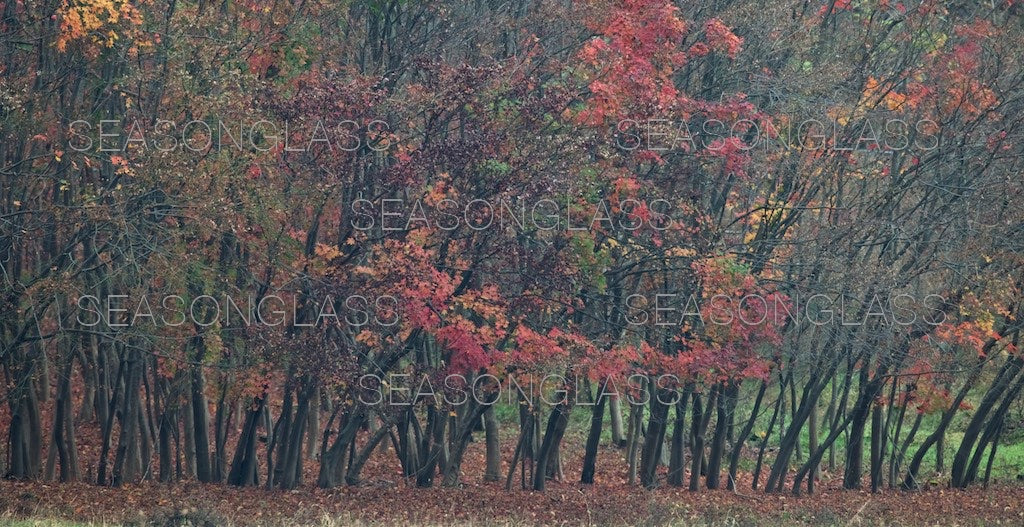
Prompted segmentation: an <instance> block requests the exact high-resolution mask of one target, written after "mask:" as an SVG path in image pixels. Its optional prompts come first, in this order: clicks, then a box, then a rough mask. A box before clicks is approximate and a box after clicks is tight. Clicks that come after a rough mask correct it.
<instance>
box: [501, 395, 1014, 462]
mask: <svg viewBox="0 0 1024 527" xmlns="http://www.w3.org/2000/svg"><path fill="white" fill-rule="evenodd" d="M756 390H757V386H756V384H755V383H752V382H751V383H746V384H745V385H744V387H743V391H742V393H741V394H740V398H739V400H740V403H739V405H738V407H737V408H736V424H735V430H736V433H737V434H738V433H739V432H740V431H742V428H743V426H744V425H745V424H746V419H747V417H748V416H749V414H750V411H751V409H752V404H753V403H752V401H753V399H754V397H755V395H756ZM787 395H788V394H787ZM776 397H778V392H777V391H774V392H773V391H769V392H768V393H767V394H766V395H765V398H764V401H763V403H762V408H761V411H760V412H759V417H758V420H757V422H756V424H755V426H754V429H753V431H752V433H751V435H752V436H757V437H762V434H763V433H764V432H765V430H766V429H767V427H768V422H769V420H770V418H771V413H772V410H773V407H774V404H775V401H776ZM829 397H830V394H829V393H828V392H827V391H826V392H825V394H823V395H822V400H823V405H822V406H821V407H819V409H818V412H819V413H818V415H819V433H818V438H819V441H821V440H824V439H825V437H826V436H827V435H828V423H826V422H825V415H824V414H825V408H824V402H825V401H828V399H829ZM855 397H856V393H851V394H850V401H851V404H852V400H853V399H854V398H855ZM980 397H981V394H980V393H978V394H971V397H968V402H976V400H977V399H980ZM584 398H585V397H584ZM789 405H790V403H789V401H788V400H787V401H786V410H787V416H786V417H787V419H786V423H787V424H788V422H789V419H788V410H789ZM592 409H593V407H592V406H590V405H577V406H576V407H575V408H574V409H573V411H572V413H571V414H570V418H569V427H568V430H567V432H566V435H567V437H566V441H585V438H586V437H587V433H588V431H589V429H590V419H591V412H592ZM544 410H545V414H544V415H543V416H542V419H546V418H547V410H548V408H547V406H545V407H544ZM689 410H692V409H688V411H689ZM606 411H607V410H606ZM643 411H644V414H645V415H644V417H645V419H646V417H647V414H648V407H646V406H645V407H644V409H643ZM496 412H497V416H498V419H499V421H501V423H502V429H503V430H512V431H513V432H512V433H513V434H514V433H517V432H516V431H517V430H518V426H519V410H518V408H517V407H516V405H515V404H508V403H507V402H502V403H499V404H498V406H497V407H496ZM622 412H623V416H622V419H623V431H624V433H625V431H626V429H627V426H628V417H629V415H628V414H629V409H628V407H627V406H626V405H623V407H622ZM690 417H691V415H690V414H689V413H688V415H687V416H686V418H687V419H686V426H687V427H688V426H690V424H689V420H690ZM915 417H916V415H915V414H914V410H913V409H908V411H907V414H906V415H905V417H904V423H903V429H902V431H901V436H900V438H899V443H900V445H901V446H902V442H903V441H904V439H905V438H906V435H907V433H909V431H910V428H911V426H912V425H913V422H914V419H915ZM969 418H970V413H969V412H959V413H957V415H956V416H955V417H954V418H953V421H952V423H950V426H949V427H948V428H947V431H946V438H945V450H944V461H945V463H944V465H945V466H944V469H945V471H948V470H949V467H950V465H951V464H952V460H953V456H954V455H955V454H956V448H957V446H958V445H959V444H960V440H961V438H962V437H963V430H964V429H965V428H966V426H967V422H968V420H969ZM669 419H670V421H671V422H672V423H674V421H675V414H674V411H673V412H671V413H670V414H669ZM939 420H940V415H938V414H930V415H926V416H925V417H924V418H923V419H922V421H921V425H920V427H919V429H918V431H917V433H916V434H915V436H914V440H913V442H912V443H911V445H910V447H909V448H908V449H907V452H906V455H905V457H904V459H903V461H902V463H901V465H900V467H901V472H905V469H906V466H907V465H908V464H909V462H910V459H911V458H912V457H913V456H914V454H915V452H916V451H917V450H918V448H919V447H920V446H921V444H922V443H923V442H924V440H925V439H926V438H927V437H928V436H929V435H930V434H931V433H932V432H933V431H934V430H935V429H936V428H937V426H938V424H939ZM544 423H545V421H542V426H544ZM673 426H674V424H670V425H669V430H668V431H667V433H666V436H667V437H670V436H671V434H672V427H673ZM713 426H714V419H712V423H711V424H710V425H709V430H708V433H709V435H710V433H711V428H712V427H713ZM779 430H780V427H779V423H778V422H776V423H775V426H774V428H773V430H772V433H771V436H770V437H769V438H768V448H769V449H771V448H777V447H778V445H779V443H780V439H781V437H780V431H779ZM848 437H849V432H848V431H847V432H844V433H843V434H841V435H840V436H839V438H838V439H837V440H836V441H835V443H834V446H833V448H834V450H835V462H836V467H837V469H838V470H841V467H842V465H843V463H844V460H845V454H846V443H847V440H848ZM748 439H749V438H748ZM870 441H871V430H870V421H869V422H868V423H867V426H866V430H865V433H864V463H865V471H866V470H867V464H868V463H869V462H870V459H869V458H870ZM610 442H611V424H610V419H609V418H608V416H607V414H606V415H605V419H604V423H603V427H602V431H601V443H602V444H605V445H607V444H610ZM809 442H810V438H809V431H808V428H807V426H806V425H805V426H804V428H803V430H802V431H801V436H800V448H799V454H800V455H799V456H796V455H794V456H793V458H792V460H791V462H790V463H791V466H792V467H794V468H797V467H799V466H801V465H802V464H803V463H804V461H805V460H806V459H807V456H808V455H809V452H808V446H809ZM747 448H748V449H749V451H750V452H752V455H745V456H744V457H742V458H740V464H739V468H740V470H741V471H747V472H750V471H753V470H754V465H755V458H756V452H757V450H758V449H759V448H760V441H759V440H758V441H748V442H747ZM891 448H892V446H891V444H890V443H889V442H888V441H887V442H886V451H885V455H886V461H885V467H886V468H885V474H886V477H887V476H888V464H889V456H890V454H891ZM987 456H988V452H987V451H986V453H985V458H984V459H983V462H982V464H981V468H980V469H979V474H978V476H979V478H982V477H984V470H985V464H986V463H987V461H988V457H987ZM773 459H774V453H773V452H767V453H766V454H765V463H767V464H770V463H771V462H772V460H773ZM828 462H829V454H828V453H826V454H825V455H824V457H823V458H822V461H821V467H822V468H827V467H828ZM765 469H767V467H765V468H763V470H765ZM935 473H936V448H935V446H933V447H932V448H931V449H930V450H929V452H928V454H927V455H926V456H925V458H924V461H923V463H922V465H921V470H920V474H921V476H923V477H927V476H930V475H932V474H935ZM1022 474H1024V433H1017V434H1015V435H1014V436H1004V437H1003V438H1002V440H1001V441H1000V444H999V446H998V448H997V449H996V456H995V460H994V462H993V464H992V480H994V481H999V480H1015V479H1016V478H1018V477H1019V476H1020V475H1022ZM901 475H902V474H901Z"/></svg>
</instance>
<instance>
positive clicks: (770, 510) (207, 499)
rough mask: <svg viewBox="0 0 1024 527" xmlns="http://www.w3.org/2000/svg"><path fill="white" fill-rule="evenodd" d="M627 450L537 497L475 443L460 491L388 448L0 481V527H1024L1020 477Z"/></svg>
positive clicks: (568, 470) (570, 462) (604, 455)
mask: <svg viewBox="0 0 1024 527" xmlns="http://www.w3.org/2000/svg"><path fill="white" fill-rule="evenodd" d="M505 443H508V442H507V441H506V442H505ZM570 444H572V443H570ZM504 446H505V445H503V447H504ZM503 450H504V449H503ZM508 454H511V452H509V453H508ZM623 454H624V452H623V451H622V450H619V449H616V448H614V447H611V446H606V447H602V449H601V453H600V456H599V460H598V468H599V470H598V481H597V483H596V484H595V485H581V484H579V483H578V481H579V465H580V464H581V463H580V457H581V456H582V453H581V452H574V451H570V452H563V455H564V456H565V457H564V459H565V461H566V462H565V478H564V481H552V482H550V483H549V485H548V489H547V491H545V492H543V493H541V492H533V491H527V490H521V489H520V486H519V473H518V472H517V473H516V479H515V481H514V483H513V490H511V491H506V490H505V487H504V481H501V482H485V481H483V478H482V472H483V468H482V467H483V466H484V445H483V443H482V441H480V442H475V443H472V444H471V445H470V447H469V450H468V451H467V453H466V455H467V458H466V460H465V462H464V464H463V467H464V469H463V478H462V480H463V484H462V486H461V487H460V488H440V487H439V486H436V487H434V488H427V489H423V488H416V487H415V485H413V484H411V483H407V482H406V481H405V480H404V479H403V478H402V477H401V474H400V472H399V469H398V468H397V462H394V459H395V458H394V453H393V451H388V452H385V453H380V452H378V453H375V454H374V455H373V459H371V462H370V466H367V469H366V472H365V477H364V482H363V484H362V485H360V486H356V487H341V488H338V489H332V490H322V489H317V488H315V487H314V486H313V485H312V484H310V483H309V482H310V481H313V478H314V476H315V472H313V471H314V470H315V467H316V462H315V461H309V462H308V463H307V467H306V469H307V472H306V481H307V483H306V484H305V485H303V486H301V487H300V488H298V489H296V490H293V491H282V490H265V489H263V488H258V489H256V488H249V489H238V488H233V487H229V486H227V485H216V484H199V483H194V482H187V481H185V482H179V483H176V484H160V483H156V482H145V483H142V484H136V485H126V486H124V487H122V488H119V489H114V488H109V487H100V486H96V485H92V484H88V483H66V484H58V483H45V482H15V481H0V525H15V526H29V525H33V526H43V525H50V526H54V527H65V526H68V525H137V526H140V527H141V526H168V527H169V526H182V525H196V526H200V525H201V526H215V525H216V526H220V525H323V526H334V525H351V524H356V525H359V524H387V525H396V524H401V525H450V524H460V525H641V524H642V525H696V526H712V525H723V526H733V525H1024V482H1022V481H1016V480H1009V481H1001V482H998V483H993V484H992V485H991V486H990V487H989V488H988V489H984V488H982V487H981V486H977V487H975V488H972V489H970V490H967V491H960V490H950V489H947V488H945V487H944V486H942V485H937V484H936V485H930V486H929V488H927V489H925V490H922V491H917V492H904V491H899V490H889V489H887V490H885V491H883V492H880V493H877V494H872V493H871V492H869V491H867V490H864V491H849V490H842V489H841V488H840V486H841V474H835V475H830V474H828V473H825V474H823V478H822V481H821V483H820V484H819V486H818V489H817V493H816V494H815V495H813V496H802V497H795V496H793V495H792V494H790V493H788V492H786V493H781V494H764V493H763V492H761V491H752V490H751V489H750V481H751V480H750V475H749V474H741V476H740V481H739V483H740V484H739V485H738V488H739V491H738V492H731V491H727V490H715V491H709V490H706V489H702V490H701V491H700V492H689V491H686V490H684V489H677V488H673V487H668V486H666V485H664V484H662V486H661V488H659V489H656V490H653V491H647V490H643V489H642V488H639V487H638V486H635V485H629V484H627V481H626V478H625V474H626V464H625V461H624V459H623ZM510 457H511V456H510V455H505V456H503V458H504V459H505V460H508V459H509V458H510ZM507 469H508V467H507V466H505V467H503V470H507ZM602 469H603V470H602ZM663 477H664V474H662V478H663ZM763 478H764V476H762V481H763Z"/></svg>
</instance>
